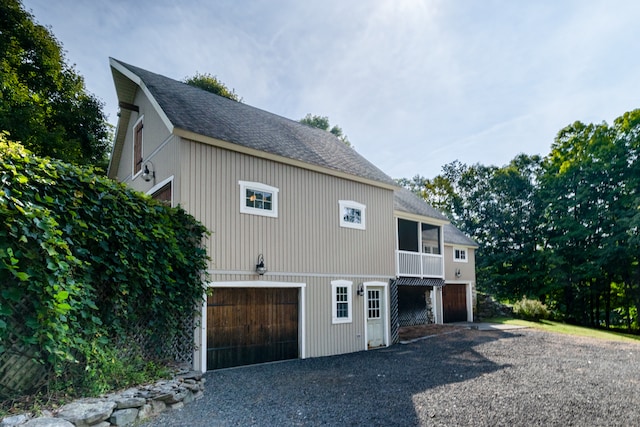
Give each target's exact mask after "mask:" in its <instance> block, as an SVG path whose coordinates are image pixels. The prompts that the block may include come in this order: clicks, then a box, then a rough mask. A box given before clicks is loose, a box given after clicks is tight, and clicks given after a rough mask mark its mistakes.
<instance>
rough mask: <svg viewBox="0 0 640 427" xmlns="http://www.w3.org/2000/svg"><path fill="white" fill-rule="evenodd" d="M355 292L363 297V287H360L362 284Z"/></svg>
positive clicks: (360, 285)
mask: <svg viewBox="0 0 640 427" xmlns="http://www.w3.org/2000/svg"><path fill="white" fill-rule="evenodd" d="M356 292H357V293H358V295H359V296H363V295H364V286H362V283H360V284H359V285H358V290H357V291H356Z"/></svg>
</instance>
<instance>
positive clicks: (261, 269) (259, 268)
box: [256, 254, 267, 276]
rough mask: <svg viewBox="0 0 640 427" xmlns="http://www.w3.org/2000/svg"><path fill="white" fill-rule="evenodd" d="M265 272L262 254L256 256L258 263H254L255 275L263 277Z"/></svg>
mask: <svg viewBox="0 0 640 427" xmlns="http://www.w3.org/2000/svg"><path fill="white" fill-rule="evenodd" d="M266 272H267V267H265V266H264V257H263V256H262V254H260V255H258V262H257V263H256V273H258V274H259V275H261V276H262V275H264V273H266Z"/></svg>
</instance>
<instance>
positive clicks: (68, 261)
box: [0, 134, 207, 378]
mask: <svg viewBox="0 0 640 427" xmlns="http://www.w3.org/2000/svg"><path fill="white" fill-rule="evenodd" d="M206 234H207V231H206V229H205V227H204V226H202V225H201V224H200V223H198V222H197V221H196V220H195V219H194V218H193V217H191V216H190V215H188V214H187V213H186V212H185V211H184V210H183V209H181V208H171V207H167V206H165V205H163V204H162V203H160V202H157V201H155V200H153V199H151V198H150V197H149V196H146V195H144V194H141V193H138V192H135V191H133V190H130V189H128V188H127V187H125V186H124V185H123V184H119V183H116V182H114V181H111V180H109V179H107V178H104V177H102V176H101V174H98V173H96V171H95V170H93V169H92V168H90V167H89V168H85V167H82V168H81V167H78V166H73V165H70V164H67V163H63V162H61V161H58V160H54V159H49V158H40V157H36V156H34V155H32V154H31V153H30V152H28V151H27V150H26V149H24V148H23V147H22V146H21V145H20V144H17V143H13V142H9V141H8V140H7V138H6V135H3V134H0V284H1V287H0V354H2V353H3V352H9V351H12V350H15V348H21V349H24V348H31V349H34V355H35V358H36V359H37V360H38V361H39V362H40V363H41V364H43V365H44V366H45V367H46V368H47V372H49V373H50V375H49V376H50V378H59V377H61V376H62V375H64V374H65V373H66V372H68V371H69V369H76V370H77V368H78V367H80V368H81V369H84V370H85V371H91V369H93V368H94V367H92V366H90V365H91V363H92V361H95V360H99V359H100V358H99V357H97V356H96V355H100V354H102V352H103V350H107V349H108V350H112V349H113V348H114V346H118V345H120V346H123V345H124V346H126V345H127V341H126V339H125V338H126V337H127V336H129V335H130V334H131V333H133V331H132V327H133V326H134V325H136V326H140V325H143V326H144V328H143V329H144V330H145V331H148V332H149V336H148V337H146V338H147V339H146V342H147V343H151V344H154V345H159V346H161V345H162V343H163V342H167V340H168V339H170V337H171V335H172V334H175V333H177V332H178V329H179V328H180V325H178V324H177V323H176V321H175V319H176V317H177V316H192V315H193V313H194V309H195V307H196V306H197V305H199V303H200V302H201V299H202V295H203V288H202V274H203V272H204V271H205V269H206V265H207V255H206V252H205V249H204V248H203V246H202V245H201V242H202V239H203V238H204V237H205V236H206ZM16 319H18V320H16ZM107 352H108V351H107ZM109 354H112V352H111V353H109Z"/></svg>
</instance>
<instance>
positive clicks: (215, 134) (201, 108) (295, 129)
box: [111, 59, 396, 187]
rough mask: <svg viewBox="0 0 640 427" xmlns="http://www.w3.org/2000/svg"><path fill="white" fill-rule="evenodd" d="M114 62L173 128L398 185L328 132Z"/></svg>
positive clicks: (351, 174)
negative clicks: (145, 94) (134, 79)
mask: <svg viewBox="0 0 640 427" xmlns="http://www.w3.org/2000/svg"><path fill="white" fill-rule="evenodd" d="M111 63H112V69H113V68H114V66H116V67H118V66H119V67H122V68H124V70H126V72H127V74H132V75H133V76H135V78H136V79H139V81H140V82H139V84H143V85H144V86H145V87H146V88H147V90H148V91H149V93H150V94H151V96H152V97H153V98H154V100H155V102H157V105H158V106H159V108H160V109H161V110H162V113H163V114H164V115H166V117H167V119H168V120H169V122H170V123H171V124H172V126H173V127H174V128H177V129H182V130H185V131H188V132H191V133H193V134H196V135H202V136H204V137H209V138H214V139H217V140H221V141H225V142H228V143H232V144H236V145H238V146H241V147H245V148H250V149H254V150H259V151H262V152H265V153H268V154H272V155H276V156H280V157H284V158H287V159H292V160H295V161H299V162H303V163H306V164H309V165H313V166H319V167H321V168H323V169H325V170H330V171H331V170H332V171H336V172H339V173H341V174H346V175H350V176H354V177H358V178H363V179H365V180H368V181H375V182H377V183H381V184H383V185H384V186H386V187H389V186H393V187H395V185H396V184H395V182H394V181H393V179H391V178H390V177H389V176H388V175H386V174H385V173H384V172H382V171H381V170H380V169H378V168H377V167H376V166H375V165H373V164H372V163H371V162H369V161H368V160H367V159H365V158H364V157H362V156H361V155H360V154H359V153H358V152H357V151H355V150H354V149H353V148H350V147H347V146H346V145H345V144H344V143H343V142H342V141H340V139H338V138H337V137H336V136H335V135H333V134H331V133H330V132H326V131H324V130H322V129H317V128H314V127H311V126H307V125H305V124H303V123H300V122H297V121H295V120H291V119H288V118H285V117H282V116H278V115H277V114H274V113H270V112H268V111H265V110H261V109H259V108H256V107H252V106H250V105H248V104H245V103H241V102H237V101H233V100H231V99H228V98H225V97H223V96H219V95H216V94H214V93H211V92H208V91H206V90H203V89H200V88H197V87H194V86H190V85H188V84H186V83H184V82H180V81H177V80H174V79H171V78H169V77H165V76H162V75H160V74H156V73H153V72H151V71H147V70H144V69H142V68H139V67H136V66H133V65H130V64H127V63H124V62H122V61H119V60H117V59H111ZM136 83H137V82H136ZM116 85H117V82H116ZM116 89H117V88H116ZM117 91H118V90H117ZM118 92H119V91H118ZM118 95H119V97H120V94H118ZM119 101H125V102H130V101H126V100H121V99H119Z"/></svg>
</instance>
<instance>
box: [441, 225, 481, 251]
mask: <svg viewBox="0 0 640 427" xmlns="http://www.w3.org/2000/svg"><path fill="white" fill-rule="evenodd" d="M443 228H444V230H443V234H444V236H443V237H444V242H445V243H449V244H452V245H460V246H467V247H470V248H477V247H478V244H477V243H476V242H475V241H473V239H471V238H470V237H468V236H467V235H466V234H464V233H463V232H462V231H460V230H458V229H457V228H456V227H455V226H454V225H453V224H445V225H444V227H443Z"/></svg>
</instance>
